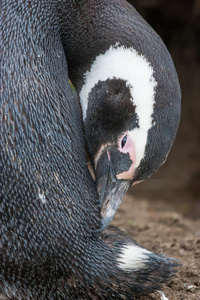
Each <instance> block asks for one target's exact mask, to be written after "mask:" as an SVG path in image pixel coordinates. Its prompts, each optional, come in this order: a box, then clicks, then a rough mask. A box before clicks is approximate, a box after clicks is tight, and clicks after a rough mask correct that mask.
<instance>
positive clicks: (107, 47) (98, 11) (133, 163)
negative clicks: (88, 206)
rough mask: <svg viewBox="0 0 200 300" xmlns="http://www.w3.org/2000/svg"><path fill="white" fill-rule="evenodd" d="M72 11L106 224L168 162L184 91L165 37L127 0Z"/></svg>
mask: <svg viewBox="0 0 200 300" xmlns="http://www.w3.org/2000/svg"><path fill="white" fill-rule="evenodd" d="M94 6H95V8H94ZM91 11H92V12H93V14H91ZM71 15H72V17H73V18H74V19H76V20H77V23H76V28H74V27H72V31H70V33H71V35H72V36H73V38H72V41H73V42H72V43H73V46H74V45H76V52H75V53H72V52H71V49H72V47H71V46H72V45H71V43H70V44H68V45H67V47H66V52H67V53H69V66H70V67H69V76H70V78H71V79H72V82H73V83H74V85H75V87H76V88H77V91H78V93H79V96H80V102H81V106H82V113H83V121H84V128H85V137H86V143H87V147H88V152H89V155H90V158H91V160H92V163H93V166H94V170H95V176H96V180H97V185H98V191H99V194H100V199H101V203H102V211H101V214H102V219H103V228H105V227H106V226H108V224H109V223H110V222H111V220H112V218H113V216H114V214H115V212H116V210H117V208H118V206H119V204H120V202H121V200H122V198H123V196H124V194H125V192H126V191H127V189H128V188H129V187H130V186H131V185H134V184H136V183H138V182H140V181H142V180H144V179H146V178H148V177H150V176H151V175H152V174H153V173H154V172H155V171H156V170H157V169H158V168H159V167H160V166H161V165H162V164H163V163H164V161H165V160H166V157H167V155H168V153H169V151H170V148H171V146H172V144H173V141H174V139H175V136H176V132H177V129H178V125H179V121H180V111H181V110H180V102H181V92H180V86H179V81H178V77H177V73H176V70H175V67H174V64H173V62H172V59H171V56H170V54H169V52H168V50H167V49H166V47H165V45H164V43H163V41H162V40H161V39H160V37H159V36H158V35H157V34H156V33H155V31H154V30H153V29H152V28H151V27H150V26H149V25H148V24H147V23H146V22H145V20H144V19H143V18H142V17H141V16H140V15H139V14H138V13H137V11H136V10H135V9H134V8H133V7H132V6H131V5H130V4H128V3H127V2H126V1H124V0H116V1H101V3H98V5H97V4H96V2H95V1H94V3H92V4H91V7H90V8H88V1H81V4H80V6H79V9H78V10H77V6H76V7H75V8H74V10H73V9H72V10H71ZM85 23H87V25H86V27H87V31H86V30H85ZM69 30H70V29H69ZM77 30H78V31H80V32H82V34H81V36H80V37H79V38H78V40H76V38H77ZM84 41H87V44H84ZM79 61H81V63H79Z"/></svg>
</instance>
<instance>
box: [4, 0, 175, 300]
mask: <svg viewBox="0 0 200 300" xmlns="http://www.w3.org/2000/svg"><path fill="white" fill-rule="evenodd" d="M127 9H128V11H129V10H130V12H128V14H127ZM118 14H119V16H120V15H121V16H124V17H123V18H124V19H123V20H122V19H120V18H118ZM129 14H131V15H133V17H134V15H135V18H136V19H138V21H137V22H139V24H144V25H143V26H147V25H146V24H145V23H144V21H141V19H140V17H139V16H138V15H137V14H136V13H135V11H134V9H132V7H130V6H128V5H127V4H126V3H125V2H118V1H109V6H107V2H104V1H74V0H73V1H69V0H68V1H45V0H40V1H34V0H30V1H29V0H27V1H9V0H7V1H4V0H3V1H1V16H0V18H1V19H0V22H1V30H2V38H1V43H0V50H1V62H0V64H1V78H0V84H1V87H0V95H1V98H0V261H1V267H0V291H1V292H2V293H3V295H4V296H5V297H6V298H9V299H18V300H19V299H20V300H22V299H23V300H28V299H31V300H36V299H40V300H46V299H51V300H54V299H55V300H63V299H72V300H73V299H74V300H83V299H95V300H96V299H133V298H135V297H138V295H141V294H145V293H149V292H152V291H155V290H157V289H160V288H161V285H162V283H164V282H167V281H168V280H169V279H170V278H171V276H172V275H173V274H174V271H175V269H176V266H177V262H176V261H174V260H173V259H170V258H168V257H166V256H164V255H160V254H155V253H152V252H150V251H148V250H146V249H144V248H143V247H142V246H140V245H138V244H137V243H136V242H134V241H133V240H132V239H130V238H129V237H128V236H127V235H125V234H124V233H122V232H121V231H119V230H118V229H116V228H114V227H108V228H107V229H106V230H105V231H103V232H102V215H101V203H100V200H99V196H98V193H97V188H96V183H95V182H94V180H93V179H92V177H91V175H90V173H89V171H88V167H87V163H86V158H85V150H84V147H85V143H84V135H83V128H82V115H81V108H80V105H79V102H78V100H77V99H76V97H74V94H73V93H72V91H71V87H70V84H69V81H68V71H69V70H70V68H71V69H72V68H74V71H73V70H71V77H73V79H74V81H75V79H76V78H75V73H74V72H75V70H76V71H77V72H78V73H77V74H79V75H80V74H82V75H81V76H84V74H85V72H86V70H90V68H91V65H92V62H93V61H95V57H96V56H97V55H100V54H101V52H102V51H103V50H105V52H106V51H108V50H109V49H110V46H109V44H110V43H108V40H109V37H112V34H113V33H112V34H110V30H111V29H112V28H110V21H111V23H113V20H112V19H114V20H116V21H117V23H116V25H117V24H118V22H120V23H121V22H122V21H123V22H122V24H124V25H123V26H124V29H123V33H122V32H119V33H117V34H118V35H119V37H120V36H121V37H122V36H123V35H124V34H125V32H126V31H127V28H128V30H129V27H130V24H129V17H128V16H129ZM112 16H113V17H112ZM115 16H116V17H115ZM75 18H76V19H75ZM126 20H127V22H125V21H126ZM97 23H99V26H98V27H97ZM106 24H107V25H106ZM92 28H93V30H92ZM97 28H98V30H97ZM131 28H132V27H131ZM146 29H148V30H150V29H149V27H148V26H147V27H145V30H146ZM95 31H96V33H95ZM142 32H143V31H142V30H141V33H142ZM150 33H152V32H151V30H150ZM153 36H154V35H153ZM94 37H95V39H94ZM117 40H118V38H117V36H116V41H117ZM104 41H105V42H104ZM96 42H97V44H96ZM111 42H112V41H111ZM144 43H145V40H144ZM104 44H105V45H104ZM100 45H101V47H100ZM102 45H104V46H103V47H105V48H104V49H103V48H102ZM118 46H119V45H118ZM118 46H117V44H116V42H114V46H113V47H118ZM121 47H122V46H121ZM141 47H142V46H141ZM158 47H160V44H158ZM98 49H99V50H98ZM107 49H108V50H107ZM121 49H124V48H121ZM97 50H98V51H97ZM96 51H97V52H96ZM138 51H139V50H138ZM155 51H157V50H156V49H155ZM141 57H142V56H141ZM163 59H164V58H163ZM168 59H169V58H168ZM168 59H167V61H168ZM164 61H165V59H164ZM159 63H161V62H160V60H159ZM79 67H80V68H79ZM161 67H162V65H161ZM162 68H163V72H164V73H165V72H166V71H165V64H163V67H162ZM72 75H73V76H72ZM172 75H173V76H172V78H171V79H169V78H168V80H172V81H173V80H174V81H175V82H176V80H177V79H176V75H174V74H173V73H172ZM81 76H78V77H77V82H73V83H74V84H76V87H77V90H79V92H80V91H81V90H82V88H83V86H84V83H85V78H84V77H83V78H82V79H81ZM156 78H157V77H156ZM109 81H110V80H108V81H106V82H105V83H104V82H101V81H100V82H99V83H98V84H100V85H101V84H103V85H105V84H108V86H110V85H112V83H113V82H110V84H109ZM157 81H159V79H158V78H157ZM119 84H120V90H121V91H122V93H125V94H127V91H126V89H125V87H124V84H123V81H122V80H120V82H119ZM163 84H165V83H163ZM78 86H80V89H78ZM176 89H177V88H176V85H175V86H174V93H175V95H176ZM95 90H96V89H95ZM96 91H97V90H96ZM108 91H109V88H108ZM99 92H100V96H101V94H102V89H101V88H100V89H99ZM168 92H169V94H170V93H171V89H170V88H169V89H168ZM91 95H92V94H91ZM94 96H95V97H96V95H94ZM90 97H91V96H90ZM163 97H165V96H164V95H163ZM114 101H116V100H115V99H114ZM98 103H99V102H98ZM98 103H97V104H98ZM127 103H128V105H129V106H130V103H129V101H127ZM174 103H175V102H174V101H173V100H172V107H173V108H175V104H174ZM160 106H161V107H160V109H161V110H162V101H161V105H160ZM121 111H122V108H121ZM94 112H95V111H94ZM136 113H137V110H136ZM94 116H96V114H94ZM86 118H87V116H86ZM157 118H158V117H157ZM162 118H163V119H165V118H166V117H165V114H163V115H162ZM167 118H169V114H168V115H167ZM155 122H158V121H156V120H155ZM89 123H91V122H89ZM159 124H160V126H161V125H162V123H159ZM174 124H175V121H174ZM139 125H140V123H138V126H139ZM155 126H156V124H155ZM174 126H175V125H174ZM168 130H169V129H167V128H166V131H168ZM97 132H98V131H97ZM124 132H125V131H124ZM99 133H100V132H99ZM88 134H90V133H89V132H87V131H86V135H87V136H88ZM152 138H153V137H152ZM125 139H126V138H125ZM171 139H172V138H171ZM164 141H165V140H162V142H163V143H164ZM96 143H97V141H96V140H94V144H96ZM127 143H128V141H127ZM166 144H167V143H166ZM102 145H103V144H102ZM95 147H96V146H95ZM101 147H102V146H101ZM149 147H150V148H151V147H152V146H151V145H149ZM163 147H164V146H163ZM166 147H167V145H166ZM98 149H100V148H99V146H98ZM116 150H117V149H116ZM105 151H106V153H109V152H107V150H105V149H102V153H103V152H105ZM117 153H118V152H116V155H117ZM90 154H91V155H92V154H93V152H92V151H91V150H90ZM158 154H159V153H158ZM109 155H110V158H111V154H109ZM159 155H160V154H159ZM127 156H129V154H127ZM101 157H102V155H101V153H99V159H98V156H97V155H95V156H94V158H96V160H97V161H98V168H99V165H100V163H101V161H102V163H104V161H105V162H106V159H105V160H102V158H101ZM128 161H130V158H129V160H128ZM115 165H116V164H115ZM119 165H121V167H120V168H122V164H121V163H120V161H119ZM127 168H129V164H128V165H127ZM120 170H121V169H120ZM127 170H128V169H127ZM102 171H104V169H103V165H102ZM146 172H147V171H146ZM119 174H121V173H119ZM138 176H139V175H138Z"/></svg>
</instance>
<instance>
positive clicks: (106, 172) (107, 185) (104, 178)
mask: <svg viewBox="0 0 200 300" xmlns="http://www.w3.org/2000/svg"><path fill="white" fill-rule="evenodd" d="M95 175H96V182H97V189H98V193H99V197H100V203H101V216H102V231H103V230H104V229H105V228H106V227H107V226H108V225H109V224H110V223H111V221H112V219H113V217H114V215H115V213H116V211H117V209H118V207H119V205H120V203H121V201H122V199H123V197H124V195H125V193H126V192H127V190H128V188H129V186H130V182H129V181H126V180H117V179H116V177H115V174H114V172H113V168H112V163H111V161H110V160H109V158H108V155H107V153H103V154H102V155H101V157H100V159H99V161H98V164H97V168H96V172H95Z"/></svg>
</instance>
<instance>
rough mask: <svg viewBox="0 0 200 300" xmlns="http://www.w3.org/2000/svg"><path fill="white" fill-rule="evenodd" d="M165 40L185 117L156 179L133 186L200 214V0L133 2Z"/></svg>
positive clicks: (137, 192)
mask: <svg viewBox="0 0 200 300" xmlns="http://www.w3.org/2000/svg"><path fill="white" fill-rule="evenodd" d="M129 2H130V3H131V4H133V6H134V7H135V8H136V9H137V10H138V11H139V13H140V14H141V15H142V16H143V17H144V18H145V19H146V21H147V22H148V23H149V24H150V25H151V26H152V27H153V28H154V29H155V31H156V32H157V33H158V34H159V35H160V36H161V37H162V39H163V40H164V42H165V44H166V46H167V48H168V50H169V52H170V53H171V55H172V57H173V60H174V63H175V66H176V69H177V72H178V75H179V79H180V84H181V90H182V118H181V124H180V128H179V131H178V135H177V138H176V141H175V144H174V146H173V148H172V151H171V153H170V155H169V157H168V159H167V161H166V163H165V164H164V166H163V167H161V169H160V170H159V171H158V172H157V173H156V174H155V175H154V176H152V178H151V179H149V180H147V181H146V182H144V183H141V184H139V185H138V186H136V187H135V188H133V189H131V190H130V193H133V195H136V196H138V197H139V196H141V197H148V198H150V199H152V201H158V200H159V199H160V198H162V199H163V200H165V201H168V203H169V205H172V206H173V208H174V209H175V210H177V211H178V212H179V213H181V214H182V215H183V216H188V217H191V218H200V0H184V1H183V0H132V1H129Z"/></svg>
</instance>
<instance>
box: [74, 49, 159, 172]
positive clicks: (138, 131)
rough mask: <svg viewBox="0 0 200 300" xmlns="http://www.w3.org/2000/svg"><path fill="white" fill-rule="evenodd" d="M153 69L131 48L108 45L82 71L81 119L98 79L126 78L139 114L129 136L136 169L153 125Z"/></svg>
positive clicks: (154, 84) (84, 115) (143, 57)
mask: <svg viewBox="0 0 200 300" xmlns="http://www.w3.org/2000/svg"><path fill="white" fill-rule="evenodd" d="M153 73H154V70H153V68H152V66H151V65H150V63H149V62H148V60H147V59H146V58H145V56H143V55H139V54H138V52H137V51H136V50H135V49H133V48H125V47H123V46H117V45H116V46H111V47H110V48H109V49H108V50H107V51H106V52H105V53H104V54H100V55H99V56H97V57H96V59H95V61H94V62H93V64H92V65H91V68H90V70H89V71H87V72H86V73H85V74H84V77H85V83H84V84H83V87H82V89H81V91H80V95H79V96H80V102H81V106H82V112H83V119H84V120H85V118H86V112H87V106H88V98H89V94H90V92H91V90H92V89H93V88H94V86H95V85H96V84H97V83H98V82H99V81H106V80H107V79H114V78H116V79H122V80H125V81H126V86H127V87H129V89H130V93H131V96H132V99H131V101H133V104H134V105H135V112H136V114H137V116H138V125H139V128H134V129H133V130H132V131H131V132H130V135H131V138H132V140H133V141H134V144H135V151H136V161H135V168H137V167H138V166H139V164H140V162H141V160H142V158H143V157H144V152H145V146H146V142H147V135H148V130H149V129H150V128H151V127H152V126H153V119H152V115H153V111H154V103H155V99H154V98H155V97H154V96H155V87H156V86H157V82H156V80H155V78H154V76H153Z"/></svg>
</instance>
